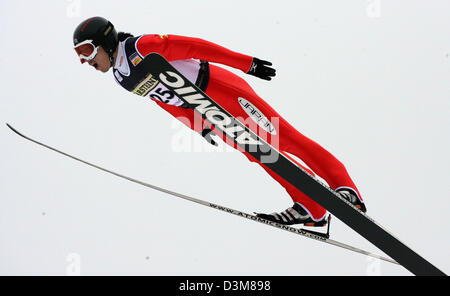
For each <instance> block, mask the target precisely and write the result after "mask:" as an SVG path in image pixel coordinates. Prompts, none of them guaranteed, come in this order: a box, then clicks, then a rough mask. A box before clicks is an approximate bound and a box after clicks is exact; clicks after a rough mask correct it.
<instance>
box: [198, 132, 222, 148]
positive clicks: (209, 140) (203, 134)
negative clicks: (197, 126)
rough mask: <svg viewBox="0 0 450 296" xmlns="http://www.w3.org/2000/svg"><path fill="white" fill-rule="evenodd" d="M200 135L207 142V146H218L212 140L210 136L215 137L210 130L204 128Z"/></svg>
mask: <svg viewBox="0 0 450 296" xmlns="http://www.w3.org/2000/svg"><path fill="white" fill-rule="evenodd" d="M201 135H202V137H203V138H205V140H206V141H208V143H209V144H211V145H214V146H219V144H217V142H216V141H214V139H213V138H212V136H215V135H216V134H215V133H214V132H213V131H212V130H211V129H210V128H205V129H204V130H203V131H202V133H201Z"/></svg>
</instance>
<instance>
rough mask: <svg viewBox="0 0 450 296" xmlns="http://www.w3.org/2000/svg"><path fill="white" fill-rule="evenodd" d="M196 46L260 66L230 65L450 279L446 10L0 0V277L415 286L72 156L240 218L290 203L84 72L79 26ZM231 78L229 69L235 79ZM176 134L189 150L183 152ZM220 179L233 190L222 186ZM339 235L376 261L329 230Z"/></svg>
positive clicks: (420, 5)
mask: <svg viewBox="0 0 450 296" xmlns="http://www.w3.org/2000/svg"><path fill="white" fill-rule="evenodd" d="M95 15H101V16H104V17H106V18H108V19H110V20H111V21H112V22H113V23H114V24H115V26H116V28H117V29H118V30H119V31H127V32H131V33H133V34H135V35H138V34H144V33H157V34H178V35H186V36H193V37H200V38H203V39H206V40H209V41H212V42H215V43H218V44H220V45H222V46H225V47H227V48H230V49H233V50H235V51H238V52H241V53H245V54H248V55H252V56H256V57H258V58H261V59H266V60H269V61H271V62H272V63H273V65H274V67H275V68H276V69H277V77H276V78H275V79H274V80H272V81H271V82H267V81H263V80H259V79H258V78H256V77H252V76H248V75H245V74H244V73H242V72H239V71H238V70H233V71H234V72H235V73H237V74H238V75H241V77H244V78H245V79H246V80H247V81H248V82H249V83H250V84H251V85H252V87H253V88H254V89H255V90H256V92H257V93H258V94H259V95H260V96H261V97H262V98H264V99H265V100H266V101H267V102H268V103H269V104H271V105H272V106H273V107H274V108H275V109H276V110H277V111H278V112H279V113H280V114H281V115H282V116H283V117H285V118H286V119H287V120H288V121H289V122H290V123H291V124H292V125H293V126H295V127H296V128H297V129H298V130H299V131H300V132H302V133H303V134H305V135H306V136H308V137H310V138H312V139H314V140H315V141H317V142H318V143H320V144H321V145H323V146H324V147H325V148H327V149H328V150H329V151H330V152H332V153H333V154H334V155H335V156H336V157H338V158H339V159H340V160H341V161H342V162H343V163H344V164H345V165H346V167H347V169H348V171H349V172H350V175H351V176H352V178H353V179H354V181H355V182H356V184H357V186H358V188H359V190H360V191H361V193H362V195H363V197H364V198H365V200H366V204H367V207H368V215H369V216H371V217H372V218H373V219H375V220H376V221H377V222H379V223H380V224H381V225H383V226H384V227H385V228H387V229H389V230H390V231H391V232H392V233H393V234H395V235H396V236H397V237H398V238H399V239H400V240H401V241H403V242H404V243H406V244H407V245H408V246H410V247H411V248H412V249H413V250H415V251H416V252H418V253H419V254H420V255H422V256H423V257H425V258H426V259H428V260H429V261H431V262H432V263H433V264H435V265H436V266H437V267H439V268H440V269H442V270H443V271H444V272H446V273H449V272H450V259H449V258H448V250H449V249H450V245H449V237H448V234H449V230H450V223H449V220H448V210H449V208H450V207H449V205H450V202H449V197H450V196H449V193H448V184H449V181H450V180H449V176H450V157H449V153H448V151H450V139H449V135H450V122H449V121H450V119H449V118H450V114H449V113H450V112H449V111H450V83H449V79H450V21H449V20H450V3H449V2H448V1H444V0H442V1H437V0H435V1H410V0H409V1H406V0H404V1H385V0H368V1H345V5H344V4H343V3H340V2H339V3H338V1H332V0H329V1H279V2H276V3H274V2H273V1H234V0H228V1H206V0H205V1H127V2H124V1H87V0H72V1H69V0H68V1H56V0H53V1H24V0H22V1H12V0H4V1H1V2H0V39H1V40H2V41H1V43H2V45H1V47H0V51H1V52H0V59H1V64H2V67H1V70H0V79H1V81H2V84H1V85H2V95H1V107H0V118H1V121H2V123H1V125H0V143H1V145H0V152H1V153H0V163H1V171H0V203H1V206H0V274H2V275H66V274H68V275H71V274H81V275H409V274H410V273H409V272H408V271H406V270H405V269H404V268H402V267H400V266H397V265H393V264H390V263H384V262H378V261H376V260H373V259H370V258H367V257H366V256H363V255H360V254H355V253H352V252H350V251H347V250H344V249H340V248H336V247H333V246H330V245H327V244H322V243H320V242H316V241H313V240H309V239H305V238H302V237H299V236H295V235H293V234H290V233H287V232H284V231H281V230H278V229H275V228H271V227H268V226H265V225H262V224H259V223H254V222H252V221H249V220H244V219H241V218H239V217H236V216H232V215H228V214H226V213H222V212H219V211H216V210H214V209H209V208H206V207H203V206H200V205H197V204H193V203H190V202H187V201H184V200H180V199H177V198H175V197H172V196H169V195H166V194H163V193H160V192H156V191H152V190H150V189H148V188H145V187H142V186H139V185H137V184H134V183H131V182H128V181H125V180H122V179H119V178H117V177H114V176H112V175H108V174H105V173H103V172H101V171H98V170H96V169H93V168H91V167H88V166H86V165H83V164H81V163H78V162H75V161H73V160H71V159H68V158H65V157H63V156H61V155H58V154H56V153H54V152H52V151H49V150H46V149H45V148H42V147H40V146H37V145H35V144H32V143H30V142H27V141H25V140H23V139H22V138H19V137H17V136H16V135H15V134H13V133H12V132H11V131H10V130H9V129H8V128H7V127H6V125H5V123H6V122H8V123H10V124H12V125H13V126H14V127H16V128H17V129H19V130H20V131H22V132H23V133H25V134H26V135H29V136H31V137H34V138H36V139H38V140H41V141H44V142H45V143H47V144H49V145H52V146H55V147H57V148H59V149H61V150H63V151H65V152H68V153H71V154H74V155H76V156H79V157H81V158H83V159H85V160H88V161H91V162H94V163H96V164H98V165H102V166H104V167H106V168H109V169H112V170H115V171H117V172H119V173H123V174H125V175H128V176H130V177H134V178H137V179H140V180H142V181H145V182H149V183H152V184H155V185H158V186H161V187H165V188H168V189H171V190H174V191H178V192H181V193H184V194H188V195H191V196H194V197H196V198H199V199H203V200H207V201H211V202H215V203H218V204H220V205H224V206H228V207H231V208H235V209H238V210H242V211H246V212H249V213H251V212H253V211H257V212H274V211H281V210H284V209H286V208H287V207H289V206H291V205H292V202H291V199H290V197H289V196H288V195H287V193H286V192H285V191H284V189H283V188H282V187H281V186H280V185H279V184H278V183H276V182H275V181H274V180H272V179H271V178H270V177H269V176H268V175H267V174H266V173H265V171H264V170H262V169H261V168H260V167H259V166H257V165H254V164H250V163H249V162H248V161H247V159H246V158H245V157H244V156H243V155H242V154H240V153H239V152H237V151H229V150H228V149H224V147H223V146H221V147H219V148H217V149H210V147H209V146H208V144H207V143H206V142H205V141H204V140H203V138H201V137H199V136H197V135H195V134H194V133H193V132H192V131H190V130H189V129H187V128H184V127H180V126H179V124H177V122H176V121H174V119H173V118H172V117H171V116H170V115H169V114H167V113H166V112H165V111H164V110H162V109H160V108H159V107H158V106H157V105H156V104H155V103H153V102H151V101H147V100H145V99H143V98H142V97H138V96H135V95H132V94H130V93H127V92H126V91H125V90H124V89H122V88H121V87H120V86H118V85H117V84H116V83H115V82H114V81H113V75H112V73H107V74H101V73H99V72H96V71H94V70H93V69H92V68H90V67H88V66H86V65H81V64H80V62H79V60H78V59H77V57H76V55H75V52H74V50H73V48H72V33H73V30H74V28H75V27H76V26H77V25H78V24H79V23H80V22H81V21H82V20H84V19H86V18H88V17H90V16H95ZM228 69H229V68H228ZM180 137H181V138H182V139H184V142H183V143H184V146H183V147H182V148H183V149H180V147H179V146H177V145H175V144H174V143H175V142H176V139H179V138H180ZM224 184H227V185H230V186H224ZM331 236H332V238H333V239H335V240H338V241H342V242H345V243H348V244H351V245H354V246H356V247H360V248H363V249H367V250H369V251H371V252H374V253H378V254H382V252H381V251H379V250H378V249H377V248H376V247H374V246H373V245H371V244H370V243H369V242H367V241H366V240H365V239H364V238H362V237H361V236H360V235H358V234H357V233H356V232H354V231H353V230H351V229H350V228H349V227H348V226H346V225H345V224H343V223H342V222H340V221H339V220H338V219H333V221H332V224H331Z"/></svg>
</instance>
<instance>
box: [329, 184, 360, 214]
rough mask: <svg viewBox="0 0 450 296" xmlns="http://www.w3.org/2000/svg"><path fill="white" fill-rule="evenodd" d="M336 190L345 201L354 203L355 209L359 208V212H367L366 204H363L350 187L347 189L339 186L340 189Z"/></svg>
mask: <svg viewBox="0 0 450 296" xmlns="http://www.w3.org/2000/svg"><path fill="white" fill-rule="evenodd" d="M336 192H337V193H338V194H339V195H340V196H341V197H343V198H344V199H346V200H347V201H349V202H350V203H351V204H352V205H354V206H355V207H356V208H357V209H359V210H360V211H361V212H363V213H365V212H367V209H366V206H365V205H364V203H363V202H362V201H361V200H360V199H359V197H358V196H357V195H356V193H355V192H354V191H353V190H351V189H347V188H345V189H344V188H341V189H337V190H336Z"/></svg>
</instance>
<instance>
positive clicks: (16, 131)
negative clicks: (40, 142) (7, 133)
mask: <svg viewBox="0 0 450 296" xmlns="http://www.w3.org/2000/svg"><path fill="white" fill-rule="evenodd" d="M6 126H8V127H9V128H10V129H11V130H12V131H13V132H15V133H16V134H18V135H19V136H21V137H25V136H24V135H22V134H21V133H19V131H18V130H16V129H15V128H13V127H12V126H11V125H10V124H9V123H6Z"/></svg>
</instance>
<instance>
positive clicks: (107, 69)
mask: <svg viewBox="0 0 450 296" xmlns="http://www.w3.org/2000/svg"><path fill="white" fill-rule="evenodd" d="M97 70H98V71H100V72H103V73H106V72H108V71H109V68H106V69H101V68H99V69H97Z"/></svg>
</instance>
